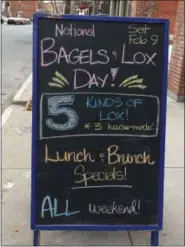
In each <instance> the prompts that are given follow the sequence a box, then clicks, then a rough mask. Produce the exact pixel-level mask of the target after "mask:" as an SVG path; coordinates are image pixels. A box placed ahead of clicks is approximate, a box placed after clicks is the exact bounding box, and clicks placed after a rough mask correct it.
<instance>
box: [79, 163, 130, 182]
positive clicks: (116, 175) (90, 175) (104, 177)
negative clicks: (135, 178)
mask: <svg viewBox="0 0 185 247" xmlns="http://www.w3.org/2000/svg"><path fill="white" fill-rule="evenodd" d="M74 176H75V183H76V184H82V185H84V186H88V181H90V182H91V181H93V182H103V181H121V180H123V179H126V176H127V168H126V167H124V169H123V170H120V169H118V168H116V167H115V166H114V167H112V170H110V169H105V170H103V171H98V172H88V171H87V170H86V168H85V166H84V165H78V166H77V167H76V168H75V169H74Z"/></svg>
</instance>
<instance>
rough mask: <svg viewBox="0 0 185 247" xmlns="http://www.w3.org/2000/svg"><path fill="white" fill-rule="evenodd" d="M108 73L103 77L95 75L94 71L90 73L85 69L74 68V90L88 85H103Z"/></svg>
mask: <svg viewBox="0 0 185 247" xmlns="http://www.w3.org/2000/svg"><path fill="white" fill-rule="evenodd" d="M108 76H109V75H108V74H106V75H105V77H104V78H101V77H99V76H97V75H96V74H95V73H93V74H92V75H91V74H90V72H88V71H87V70H85V69H75V70H74V90H77V89H79V88H84V87H88V88H91V87H92V86H95V87H101V88H102V87H104V86H105V83H106V82H107V79H108Z"/></svg>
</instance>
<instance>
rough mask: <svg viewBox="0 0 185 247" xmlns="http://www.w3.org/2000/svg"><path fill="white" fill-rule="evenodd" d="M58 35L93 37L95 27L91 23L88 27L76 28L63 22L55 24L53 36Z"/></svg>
mask: <svg viewBox="0 0 185 247" xmlns="http://www.w3.org/2000/svg"><path fill="white" fill-rule="evenodd" d="M58 35H60V36H71V37H82V36H87V37H95V28H94V25H91V27H89V28H76V27H73V24H70V25H69V26H65V25H64V24H61V25H60V26H59V24H56V25H55V37H58Z"/></svg>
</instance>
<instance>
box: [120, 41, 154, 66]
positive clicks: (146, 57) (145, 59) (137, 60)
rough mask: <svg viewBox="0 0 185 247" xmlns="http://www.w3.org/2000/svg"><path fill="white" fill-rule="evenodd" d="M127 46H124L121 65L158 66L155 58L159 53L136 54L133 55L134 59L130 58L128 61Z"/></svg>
mask: <svg viewBox="0 0 185 247" xmlns="http://www.w3.org/2000/svg"><path fill="white" fill-rule="evenodd" d="M126 50H127V48H126V45H125V44H124V45H123V50H122V59H121V63H122V64H143V65H148V64H152V65H153V66H156V64H155V62H154V61H153V60H154V58H155V57H156V56H157V53H156V52H155V53H153V54H148V53H143V52H136V53H134V54H132V57H131V58H130V59H131V60H130V61H129V60H127V61H126V58H125V57H126Z"/></svg>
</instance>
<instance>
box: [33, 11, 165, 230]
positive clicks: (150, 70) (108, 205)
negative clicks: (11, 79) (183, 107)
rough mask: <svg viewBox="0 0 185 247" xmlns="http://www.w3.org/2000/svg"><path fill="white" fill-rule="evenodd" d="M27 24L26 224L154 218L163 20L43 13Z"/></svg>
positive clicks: (150, 222) (158, 190)
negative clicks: (30, 41) (30, 50)
mask: <svg viewBox="0 0 185 247" xmlns="http://www.w3.org/2000/svg"><path fill="white" fill-rule="evenodd" d="M34 32H35V34H34V56H35V60H34V61H35V62H34V85H33V94H34V95H33V152H32V156H33V161H32V172H33V177H32V225H34V226H35V225H37V226H52V227H56V226H63V225H66V226H74V225H75V226H76V227H77V228H78V226H88V225H91V226H94V227H96V226H106V225H107V226H110V225H112V226H114V225H116V226H118V225H120V226H129V225H131V226H136V228H137V229H140V227H142V226H143V229H144V228H146V227H148V226H153V227H157V226H159V225H160V222H161V217H162V200H163V168H164V167H163V166H164V134H165V128H164V127H165V114H166V113H165V104H166V66H167V60H166V54H165V51H166V52H167V50H166V45H167V39H166V37H167V34H166V32H167V31H166V22H165V20H154V19H137V18H135V19H134V18H133V19H131V18H130V19H129V18H125V19H124V18H120V19H119V18H113V17H112V18H111V17H94V19H93V18H88V17H81V18H80V17H70V16H67V17H65V18H64V17H52V18H50V17H49V16H47V15H44V16H41V17H40V18H37V21H36V24H35V25H34ZM35 42H36V43H35Z"/></svg>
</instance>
